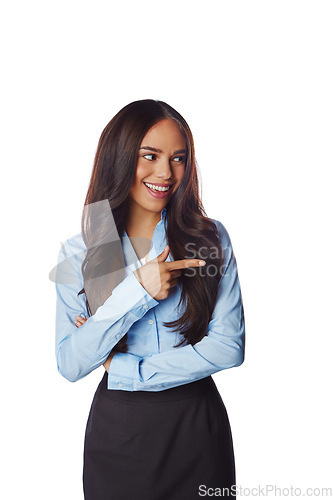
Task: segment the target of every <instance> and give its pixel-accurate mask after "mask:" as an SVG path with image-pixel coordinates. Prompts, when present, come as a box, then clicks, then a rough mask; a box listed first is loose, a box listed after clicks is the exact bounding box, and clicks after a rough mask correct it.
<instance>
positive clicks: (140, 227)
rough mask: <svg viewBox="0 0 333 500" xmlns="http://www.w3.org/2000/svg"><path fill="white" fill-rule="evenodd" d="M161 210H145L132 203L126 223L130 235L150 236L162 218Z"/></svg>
mask: <svg viewBox="0 0 333 500" xmlns="http://www.w3.org/2000/svg"><path fill="white" fill-rule="evenodd" d="M161 217H162V214H161V212H159V211H157V212H152V211H150V210H145V209H144V208H143V207H141V206H140V205H137V204H134V203H133V204H131V205H130V209H129V212H128V216H127V221H126V224H125V229H126V233H127V234H128V236H130V235H131V236H147V237H150V236H151V235H152V234H153V233H154V230H155V227H156V225H157V224H158V222H159V221H160V220H161Z"/></svg>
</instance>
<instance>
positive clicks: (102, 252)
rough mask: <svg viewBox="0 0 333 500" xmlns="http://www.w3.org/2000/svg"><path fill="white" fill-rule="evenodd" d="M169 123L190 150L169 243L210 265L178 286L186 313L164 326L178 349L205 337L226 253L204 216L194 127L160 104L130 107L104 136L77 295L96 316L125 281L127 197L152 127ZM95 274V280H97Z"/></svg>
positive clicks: (172, 204) (120, 346) (86, 214)
mask: <svg viewBox="0 0 333 500" xmlns="http://www.w3.org/2000/svg"><path fill="white" fill-rule="evenodd" d="M164 119H170V120H173V121H174V122H175V123H176V124H177V125H178V127H179V129H180V131H181V133H182V134H183V136H184V138H185V141H186V149H187V154H186V164H185V172H184V176H183V178H182V180H181V183H180V185H179V187H178V189H177V190H176V191H175V193H174V194H173V195H172V197H171V198H170V200H169V203H168V205H167V210H166V221H165V222H166V240H167V243H168V245H169V246H170V253H171V255H172V257H173V259H174V260H180V259H185V258H188V257H187V255H186V245H187V244H188V243H191V258H204V259H205V261H206V266H205V267H203V268H191V273H190V275H187V273H184V272H183V273H182V276H180V277H179V278H178V284H179V285H180V286H181V297H180V301H179V305H181V304H183V305H184V306H185V305H186V308H185V309H184V313H183V315H182V316H181V317H180V318H178V319H177V320H175V321H169V322H164V326H165V327H169V328H173V329H174V330H173V331H178V332H179V333H180V334H181V335H182V340H181V342H179V343H178V344H177V346H174V347H179V346H181V345H183V344H184V343H187V344H192V345H194V344H196V343H197V342H198V341H199V340H201V339H202V338H203V337H204V336H205V335H206V333H207V328H208V324H209V322H210V319H211V315H212V312H213V310H214V307H215V304H216V300H217V292H218V283H219V281H220V278H221V273H222V265H223V250H222V248H221V244H220V241H219V234H218V229H217V227H216V225H215V223H214V222H212V221H211V220H210V219H209V218H208V217H207V214H206V212H205V210H204V208H203V205H202V202H201V199H200V196H199V183H198V172H197V162H196V159H195V152H194V142H193V137H192V133H191V130H190V128H189V126H188V124H187V122H186V121H185V119H184V118H183V117H182V116H181V115H180V114H179V113H178V112H177V111H176V110H175V109H174V108H172V107H171V106H170V105H168V104H167V103H165V102H163V101H159V100H154V99H144V100H138V101H134V102H132V103H130V104H128V105H126V106H125V107H124V108H122V109H121V110H120V111H119V112H118V113H117V114H116V115H115V116H114V117H113V118H112V120H111V121H110V122H109V123H108V124H107V125H106V127H105V128H104V130H103V132H102V134H101V137H100V139H99V142H98V147H97V151H96V155H95V159H94V164H93V170H92V175H91V179H90V184H89V187H88V192H87V195H86V199H85V202H84V210H83V215H82V221H81V230H82V237H83V239H84V242H85V244H86V247H87V249H88V251H87V255H86V257H85V259H84V261H83V263H82V275H83V278H84V288H82V290H81V291H80V292H79V294H81V293H85V295H86V303H87V310H88V314H89V316H91V315H93V314H95V312H96V310H97V308H98V307H99V306H100V305H102V304H103V303H104V302H105V300H106V299H107V298H108V297H109V296H110V295H111V294H112V290H113V289H114V287H115V286H117V284H119V283H120V282H121V281H122V280H123V279H124V277H125V272H124V268H125V264H124V259H123V252H122V248H121V243H120V241H121V240H120V239H119V237H120V238H121V237H122V235H123V231H124V229H125V226H126V220H127V214H128V200H129V192H130V188H131V186H132V184H133V182H134V180H135V175H136V165H137V155H138V150H139V148H140V145H141V142H142V140H143V138H144V136H145V134H146V133H147V132H148V130H149V129H150V128H151V127H152V126H153V125H155V124H156V123H157V122H159V121H160V120H164ZM106 200H107V201H106ZM97 202H104V204H105V203H106V204H107V210H103V209H102V210H97V211H95V212H94V211H93V210H89V208H90V207H92V206H95V207H96V206H99V205H98V203H97ZM92 204H93V205H92ZM110 209H111V212H112V216H113V221H114V224H113V225H114V226H115V230H117V232H118V235H119V236H118V235H111V237H110V223H109V221H108V220H107V219H108V216H107V214H106V212H107V211H109V214H110ZM96 214H97V215H96ZM115 236H116V237H115ZM203 247H204V248H206V249H207V248H208V249H214V251H213V252H208V253H207V255H202V253H201V254H199V251H200V249H202V248H203ZM187 248H188V247H187ZM212 266H213V269H215V270H216V269H217V270H218V272H214V273H212V274H211V275H209V273H208V269H211V268H212ZM199 269H200V273H199ZM203 270H205V272H202V271H203ZM114 271H117V272H114ZM115 276H116V278H115ZM96 277H98V279H93V278H96ZM88 297H89V302H88ZM114 350H115V351H120V352H127V333H126V334H125V335H124V336H123V337H122V338H121V339H120V341H119V342H118V343H117V344H116V345H115V346H114V348H113V351H114Z"/></svg>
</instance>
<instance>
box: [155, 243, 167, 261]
mask: <svg viewBox="0 0 333 500" xmlns="http://www.w3.org/2000/svg"><path fill="white" fill-rule="evenodd" d="M169 252H170V247H169V245H167V246H166V247H165V248H164V250H163V251H162V252H161V253H160V255H158V256H157V258H156V260H157V262H164V261H165V259H166V258H167V257H168V255H169Z"/></svg>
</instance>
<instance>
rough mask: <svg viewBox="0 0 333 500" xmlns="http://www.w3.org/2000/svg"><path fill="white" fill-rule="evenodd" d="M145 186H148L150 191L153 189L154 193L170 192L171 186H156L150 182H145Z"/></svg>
mask: <svg viewBox="0 0 333 500" xmlns="http://www.w3.org/2000/svg"><path fill="white" fill-rule="evenodd" d="M144 184H145V186H147V187H148V188H149V189H153V190H154V191H162V192H165V191H169V189H170V187H171V184H170V185H169V186H165V187H164V186H156V185H155V184H150V183H149V182H144Z"/></svg>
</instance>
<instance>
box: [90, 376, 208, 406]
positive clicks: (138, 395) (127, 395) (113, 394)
mask: <svg viewBox="0 0 333 500" xmlns="http://www.w3.org/2000/svg"><path fill="white" fill-rule="evenodd" d="M107 380H108V373H107V372H106V371H105V373H104V375H103V378H102V380H101V382H100V384H99V386H98V389H97V390H98V391H99V392H100V393H101V394H102V395H103V396H104V397H106V398H109V399H116V400H120V401H146V402H150V401H151V402H159V401H172V400H177V399H187V398H191V397H195V396H198V395H200V394H204V393H207V392H209V391H212V390H215V391H218V389H217V387H216V385H215V382H214V380H213V378H212V377H211V376H209V377H205V378H202V379H200V380H195V381H194V382H188V383H186V384H182V385H178V386H177V387H171V388H170V389H165V390H161V391H124V390H117V389H108V387H107Z"/></svg>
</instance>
